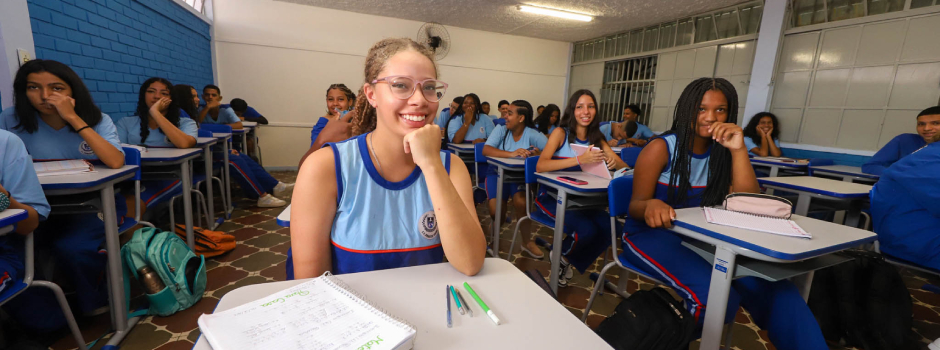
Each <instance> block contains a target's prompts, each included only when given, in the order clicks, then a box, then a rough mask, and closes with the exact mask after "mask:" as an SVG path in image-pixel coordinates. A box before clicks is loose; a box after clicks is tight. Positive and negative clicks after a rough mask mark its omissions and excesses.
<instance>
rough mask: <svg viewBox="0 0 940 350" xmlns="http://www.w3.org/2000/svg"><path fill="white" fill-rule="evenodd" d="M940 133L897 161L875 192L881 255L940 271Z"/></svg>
mask: <svg viewBox="0 0 940 350" xmlns="http://www.w3.org/2000/svg"><path fill="white" fill-rule="evenodd" d="M938 140H940V133H934V134H933V135H932V136H931V137H930V139H928V140H927V141H928V142H930V143H929V144H928V145H927V146H925V147H924V148H922V149H920V150H918V151H914V153H911V154H910V155H908V156H906V157H904V158H902V159H901V160H899V161H897V162H896V163H894V164H893V165H891V166H890V167H888V169H886V170H885V171H884V172H882V174H881V179H879V180H878V183H876V184H875V187H874V188H873V189H872V191H871V216H872V221H873V222H874V229H875V233H877V234H878V241H879V242H880V247H881V251H882V252H883V253H885V254H888V255H891V256H894V257H898V258H901V259H904V260H907V261H910V262H913V263H916V264H918V265H921V266H926V267H929V268H932V269H935V270H940V255H938V253H940V142H937V141H938Z"/></svg>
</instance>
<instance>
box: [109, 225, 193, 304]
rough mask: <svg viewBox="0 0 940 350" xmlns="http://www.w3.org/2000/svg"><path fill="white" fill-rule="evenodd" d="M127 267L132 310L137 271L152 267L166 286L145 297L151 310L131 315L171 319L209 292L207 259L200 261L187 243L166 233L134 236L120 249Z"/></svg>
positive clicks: (150, 230) (139, 232) (152, 230)
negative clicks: (131, 284) (133, 286)
mask: <svg viewBox="0 0 940 350" xmlns="http://www.w3.org/2000/svg"><path fill="white" fill-rule="evenodd" d="M121 259H122V260H123V265H124V295H125V297H126V299H125V300H127V305H128V308H129V307H130V280H131V277H133V278H134V279H135V280H138V279H139V277H138V276H137V271H138V270H139V269H140V268H142V267H144V266H150V268H152V269H153V270H154V271H156V273H157V275H159V276H160V279H161V280H162V281H163V284H164V285H166V288H164V289H163V290H162V291H160V292H158V293H156V294H146V295H147V300H148V301H149V302H150V307H149V309H146V310H139V311H137V312H134V313H131V315H130V317H135V316H142V315H145V314H146V315H159V316H169V315H172V314H174V313H176V312H177V311H180V310H185V309H186V308H188V307H190V306H193V304H195V303H196V302H197V301H199V299H202V294H203V293H204V292H205V291H206V259H205V258H203V257H197V256H196V254H193V251H192V250H190V249H189V246H187V245H186V242H183V240H182V239H180V238H179V237H177V236H176V234H174V233H172V232H167V231H160V230H158V229H155V228H152V227H144V228H141V229H139V230H137V231H135V232H134V237H132V238H131V240H130V242H127V244H125V245H124V247H122V248H121Z"/></svg>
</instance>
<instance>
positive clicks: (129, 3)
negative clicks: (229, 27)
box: [27, 0, 212, 120]
mask: <svg viewBox="0 0 940 350" xmlns="http://www.w3.org/2000/svg"><path fill="white" fill-rule="evenodd" d="M27 4H28V6H29V17H30V24H31V25H32V29H33V42H34V44H35V46H36V57H37V58H41V59H51V60H56V61H59V62H62V63H65V64H67V65H69V66H70V67H72V69H74V70H75V72H76V73H78V75H79V76H80V77H82V79H83V80H84V81H85V84H86V85H88V88H89V89H90V90H91V94H92V97H93V98H94V99H95V103H97V104H98V106H99V107H100V108H101V110H102V112H104V113H107V114H108V115H110V116H111V117H112V118H114V119H115V120H117V119H120V118H122V117H125V116H128V115H133V114H134V111H135V110H136V108H137V92H138V91H139V89H140V84H141V83H143V82H144V81H145V80H147V79H148V78H150V77H155V76H158V77H164V78H167V79H169V80H170V81H171V82H173V83H174V84H188V85H192V86H195V87H196V89H201V87H202V86H203V85H206V84H210V83H212V58H211V53H210V47H209V39H210V36H209V24H207V23H206V22H204V21H203V20H202V19H200V18H199V17H197V16H195V15H193V14H192V13H191V12H189V11H188V10H186V9H184V8H182V7H181V6H180V5H178V4H177V3H175V2H173V1H172V0H27Z"/></svg>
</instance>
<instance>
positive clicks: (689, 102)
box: [661, 78, 738, 207]
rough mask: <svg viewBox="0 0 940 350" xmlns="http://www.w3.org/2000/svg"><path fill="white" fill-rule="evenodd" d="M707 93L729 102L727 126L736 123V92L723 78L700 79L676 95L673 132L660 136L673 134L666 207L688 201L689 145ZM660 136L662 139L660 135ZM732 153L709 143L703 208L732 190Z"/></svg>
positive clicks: (720, 199)
mask: <svg viewBox="0 0 940 350" xmlns="http://www.w3.org/2000/svg"><path fill="white" fill-rule="evenodd" d="M708 91H718V92H721V93H722V94H723V95H724V96H725V99H726V100H727V101H728V109H727V111H728V119H727V120H725V122H726V123H731V124H737V122H738V93H737V91H735V89H734V85H731V83H730V82H728V81H727V80H725V79H722V78H699V79H696V80H695V81H693V82H691V83H689V85H688V86H686V87H685V90H683V91H682V94H681V95H680V96H679V101H678V102H677V103H676V110H675V115H674V116H673V122H672V129H671V130H669V131H668V132H666V133H665V134H663V135H669V134H675V135H676V149H675V151H674V154H673V156H672V159H671V160H670V164H671V167H672V173H671V175H670V176H669V190H668V197H667V198H668V204H669V205H671V206H673V207H677V206H681V205H684V204H685V203H686V201H687V200H688V193H689V191H690V190H691V189H692V184H691V183H690V182H689V181H690V179H689V178H690V176H691V172H692V145H693V143H694V140H695V132H696V130H697V129H698V127H697V125H696V124H697V123H698V115H699V106H700V105H701V104H702V97H704V96H705V93H706V92H708ZM663 135H661V136H663ZM731 175H732V173H731V152H729V151H728V149H727V148H725V147H724V146H722V145H721V144H719V143H718V142H712V144H711V155H710V157H709V160H708V183H707V185H706V186H705V191H704V193H703V194H702V201H701V205H702V206H713V205H718V204H721V202H722V201H723V200H724V198H725V196H726V195H727V194H728V189H729V188H731Z"/></svg>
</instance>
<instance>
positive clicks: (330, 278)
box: [320, 271, 418, 338]
mask: <svg viewBox="0 0 940 350" xmlns="http://www.w3.org/2000/svg"><path fill="white" fill-rule="evenodd" d="M320 277H323V279H324V280H325V281H326V282H327V284H329V285H330V286H332V287H336V288H338V289H339V290H341V293H343V294H345V295H346V296H348V297H349V298H350V299H352V300H353V301H357V302H360V304H362V303H364V304H365V305H368V306H370V307H372V308H373V309H376V310H378V311H379V312H380V313H381V314H382V315H381V317H383V318H385V320H387V321H389V322H391V323H398V324H399V326H401V327H402V328H411V329H413V330H415V338H417V336H418V328H417V327H415V326H414V325H413V324H411V323H409V322H408V321H405V320H404V319H402V318H399V317H396V316H393V315H392V314H390V313H389V312H388V311H386V310H385V309H384V308H382V307H379V306H378V305H376V304H375V303H373V302H372V301H370V300H368V299H366V298H365V296H363V295H362V294H359V292H356V291H355V290H354V289H352V288H350V287H349V285H347V284H346V283H345V282H343V280H341V279H339V278H337V277H336V276H334V275H333V274H332V273H330V272H329V271H327V272H324V273H323V275H321V276H320Z"/></svg>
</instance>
